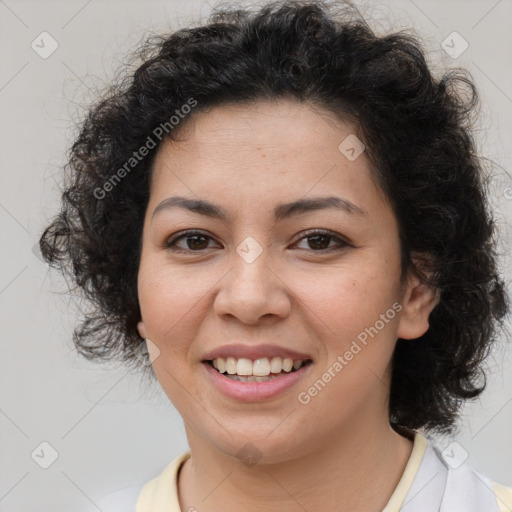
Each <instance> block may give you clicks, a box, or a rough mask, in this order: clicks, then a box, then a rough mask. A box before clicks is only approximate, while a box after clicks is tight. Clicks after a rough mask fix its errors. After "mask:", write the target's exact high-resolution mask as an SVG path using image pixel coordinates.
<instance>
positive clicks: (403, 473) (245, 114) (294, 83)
mask: <svg viewBox="0 0 512 512" xmlns="http://www.w3.org/2000/svg"><path fill="white" fill-rule="evenodd" d="M337 6H338V4H324V3H321V2H296V1H295V2H279V3H276V4H270V5H268V6H266V7H263V8H261V9H260V10H259V11H257V12H251V11H244V10H233V11H225V12H218V13H216V14H215V15H213V16H212V18H211V19H210V21H209V23H208V24H207V25H205V26H203V27H197V28H191V29H184V30H180V31H178V32H176V33H174V34H171V35H170V36H169V37H166V38H164V37H162V38H161V39H160V40H158V41H156V42H154V43H153V44H151V45H148V47H147V51H146V53H143V54H142V56H143V59H144V62H143V64H142V65H141V66H140V67H139V68H138V69H137V71H136V72H135V73H134V75H133V76H132V77H130V78H129V79H127V80H126V81H125V82H123V84H122V85H121V86H119V87H117V88H113V89H112V91H111V92H110V94H109V95H108V96H107V97H106V98H105V99H104V100H103V101H102V102H101V103H100V104H99V105H97V106H95V107H94V108H93V109H91V112H90V115H89V117H88V118H87V120H86V122H85V123H84V125H83V127H82V130H81V132H80V135H79V137H78V139H77V140H76V142H75V143H74V145H73V147H72V152H71V159H70V165H69V170H70V179H71V182H70V183H69V186H68V188H67V189H66V191H65V193H64V196H63V207H62V211H61V213H60V215H59V216H58V217H56V218H55V220H54V221H53V222H52V224H51V225H50V226H49V227H48V229H47V230H46V231H45V233H44V234H43V236H42V240H41V248H42V252H43V254H44V255H45V257H46V259H47V260H48V261H49V262H51V263H53V264H56V265H60V266H61V268H62V269H63V270H65V271H67V272H69V273H70V274H71V275H72V277H73V279H74V280H75V281H76V283H77V284H78V285H79V286H81V287H82V288H83V289H84V291H85V293H86V294H87V297H88V298H89V299H90V300H91V301H92V303H93V305H94V306H95V307H96V310H95V314H92V315H89V316H87V317H86V318H85V320H84V322H83V323H82V325H81V326H80V327H79V328H78V329H77V331H76V334H75V343H76V345H77V348H78V349H79V351H80V352H81V353H82V354H84V355H86V356H87V357H89V358H109V357H114V356H117V357H121V358H122V359H123V360H125V361H126V362H128V363H129V362H134V363H136V364H138V365H139V366H140V367H141V369H142V370H144V371H146V375H147V376H149V377H150V378H153V377H154V378H156V380H158V382H159V384H160V385H161V386H162V388H163V390H164V391H165V393H166V394H167V396H168V397H169V399H170V401H171V402H172V403H173V404H174V406H175V407H176V408H177V410H178V411H179V412H180V414H181V415H182V417H183V420H184V423H185V428H186V432H187V438H188V441H189V445H190V450H189V451H187V452H186V453H184V454H182V455H180V456H179V457H177V458H176V459H174V460H173V461H172V462H171V463H170V464H169V465H168V467H167V468H166V469H165V471H164V472H162V473H161V474H160V475H159V476H157V477H156V478H155V479H153V480H152V481H150V482H148V483H147V484H145V485H144V486H143V487H142V488H141V489H135V493H134V494H133V496H132V498H133V501H131V502H130V500H129V495H128V494H125V495H123V496H117V497H116V498H115V499H116V500H119V501H118V502H117V503H118V504H119V503H121V500H125V510H126V509H127V507H129V506H132V507H135V506H136V510H137V512H146V511H148V512H149V511H151V512H156V511H160V510H162V511H163V510H166V511H172V512H174V511H179V510H181V511H193V510H197V511H200V512H211V511H220V510H222V511H231V510H246V511H262V510H280V511H295V510H308V511H310V512H311V511H317V510H322V511H323V510H351V511H352V512H358V511H365V512H368V511H381V510H384V511H385V512H396V511H398V510H404V511H409V512H410V511H415V512H418V511H422V512H427V511H438V510H440V511H442V512H473V511H474V512H483V511H485V512H499V511H501V512H503V511H505V510H510V507H512V489H511V488H508V487H506V486H504V485H500V484H498V483H496V482H492V481H491V480H489V479H488V478H487V477H485V476H483V475H480V474H479V473H477V472H476V471H474V470H472V469H471V468H470V467H469V466H468V464H467V462H465V460H464V459H465V457H464V452H463V448H462V447H460V446H459V445H454V446H450V447H448V450H445V452H443V453H441V451H440V449H439V448H437V447H436V446H435V445H434V444H433V443H432V439H431V438H430V437H427V435H426V434H425V435H424V434H423V433H421V432H420V430H422V431H423V432H429V433H432V434H434V433H451V432H453V431H454V429H455V425H456V420H457V418H458V414H459V411H460V407H461V406H462V404H463V402H464V400H467V399H472V398H475V397H477V396H479V395H480V394H481V392H482V391H483V389H484V388H485V385H479V379H480V374H481V368H482V365H483V363H484V360H485V356H486V355H487V353H488V350H489V349H490V347H491V346H492V344H493V343H494V342H496V333H497V327H498V326H503V319H504V317H505V314H506V313H507V310H508V301H507V297H506V294H505V289H504V284H503V281H502V279H501V278H500V276H499V275H498V273H497V263H496V259H495V248H494V245H493V244H494V239H493V234H494V224H493V219H492V215H491V212H490V211H489V208H488V204H487V200H486V196H485V193H484V182H483V177H484V176H483V170H482V164H481V162H480V160H479V159H478V158H477V157H476V156H475V151H474V143H473V139H472V135H471V125H470V114H471V113H472V112H473V109H474V108H475V106H476V103H477V94H476V91H475V88H474V86H473V84H472V82H471V81H470V79H468V78H467V77H466V75H465V74H463V73H462V72H460V71H459V72H455V71H450V72H447V73H446V74H445V75H444V76H442V77H440V78H435V77H433V76H432V74H431V72H430V71H429V69H428V67H427V65H426V62H425V57H424V54H423V51H422V49H421V47H420V46H419V44H418V42H417V41H416V40H415V39H414V38H413V37H411V36H408V35H405V34H398V33H397V34H392V35H388V36H385V37H378V36H376V35H375V34H374V33H373V32H372V30H371V29H370V28H369V27H368V26H367V24H366V23H365V21H364V20H363V19H362V18H360V17H359V16H358V14H357V12H356V10H355V9H354V8H352V7H351V5H350V4H344V5H343V6H341V7H342V8H341V9H339V10H337V11H336V12H335V9H334V8H333V7H337ZM466 93H469V96H468V94H466ZM468 98H469V99H468ZM141 342H142V347H144V348H146V349H147V353H146V351H144V350H141Z"/></svg>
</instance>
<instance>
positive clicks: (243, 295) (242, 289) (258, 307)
mask: <svg viewBox="0 0 512 512" xmlns="http://www.w3.org/2000/svg"><path fill="white" fill-rule="evenodd" d="M269 263H270V262H269V258H268V257H267V255H266V254H265V251H264V252H263V254H261V255H260V256H259V257H258V258H257V259H256V260H255V261H252V262H248V261H245V260H244V259H243V258H242V257H240V256H239V255H238V254H234V256H233V263H232V266H231V270H230V271H229V272H228V273H227V274H226V275H225V276H224V278H223V279H222V281H221V283H220V289H219V291H218V293H217V295H216V297H215V301H214V305H213V309H214V312H215V313H216V314H217V315H221V316H231V317H236V318H237V319H238V320H240V321H241V322H243V323H245V324H257V323H258V322H260V321H261V319H262V318H263V317H276V318H277V317H279V318H285V317H287V316H288V315H289V314H290V309H291V303H292V302H291V298H290V294H289V290H288V287H287V286H286V284H285V283H284V282H283V280H282V279H281V278H280V277H279V274H278V272H276V270H274V269H272V268H271V266H272V265H269Z"/></svg>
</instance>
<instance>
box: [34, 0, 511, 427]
mask: <svg viewBox="0 0 512 512" xmlns="http://www.w3.org/2000/svg"><path fill="white" fill-rule="evenodd" d="M135 55H136V56H137V58H138V59H140V61H141V63H140V65H139V67H138V68H137V69H136V70H135V71H134V72H133V73H131V72H128V71H127V72H126V73H125V75H124V77H123V78H122V79H121V80H118V81H117V83H114V85H112V86H111V87H110V88H109V90H108V91H107V93H105V94H104V96H103V97H102V99H101V101H100V102H99V103H97V104H95V105H94V106H93V107H92V108H90V109H89V110H88V113H87V116H86V118H85V120H84V121H83V123H82V124H81V127H80V132H79V134H78V136H77V138H76V140H75V142H74V144H73V145H72V147H71V150H70V156H69V161H68V164H67V166H66V170H67V174H66V177H67V180H66V183H65V187H64V192H63V195H62V209H61V211H60V213H59V215H58V216H56V217H55V218H54V219H53V220H52V222H51V224H50V225H49V226H48V227H47V229H46V230H45V231H44V233H43V235H42V236H41V240H40V247H41V252H42V254H43V256H44V258H45V259H46V260H47V261H48V262H49V263H50V264H52V265H53V266H55V267H57V268H59V269H60V270H61V271H63V272H64V273H65V275H67V276H71V278H72V281H73V283H74V285H75V287H76V289H78V290H79V291H81V292H82V294H84V296H85V298H86V300H87V301H88V303H89V304H91V305H92V308H93V309H92V311H89V312H88V314H87V315H86V316H85V319H84V320H83V322H82V323H81V324H80V325H79V327H77V329H76V331H75V333H74V343H75V345H76V347H77V349H78V351H79V353H81V354H82V355H83V356H85V357H86V358H88V359H95V360H101V361H105V360H107V359H112V358H116V359H118V360H122V361H123V362H124V363H135V367H136V368H140V367H142V366H144V367H146V368H148V370H149V372H150V373H151V374H152V375H153V376H154V374H153V373H152V369H151V366H150V365H145V364H144V363H141V362H140V361H139V359H138V347H139V346H140V344H141V338H140V336H139V334H138V331H137V323H138V321H140V309H139V302H138V295H137V273H138V266H139V257H140V251H141V235H142V225H143V218H144V215H145V210H146V207H147V204H148V199H149V184H150V179H151V171H152V165H153V161H154V157H155V154H156V152H157V149H158V146H159V142H160V141H158V144H157V149H155V150H152V151H149V154H148V155H147V157H146V158H144V159H139V160H140V161H139V160H137V163H136V164H134V165H133V166H132V168H130V169H127V167H126V162H127V161H130V158H132V157H133V155H134V154H136V153H137V152H138V151H139V149H140V148H141V147H143V146H144V144H147V141H148V140H149V139H148V137H152V138H153V139H154V138H155V137H154V136H152V134H153V135H154V134H155V133H160V132H162V130H161V129H160V132H158V131H155V127H159V126H160V127H161V126H167V128H169V119H170V116H171V115H173V114H174V113H176V114H179V113H180V112H181V110H180V109H182V107H183V105H186V104H191V99H192V101H195V102H196V104H197V106H196V107H195V109H194V111H193V112H192V113H191V114H190V115H189V116H186V117H185V118H184V120H183V121H181V122H180V123H179V124H177V125H176V126H175V127H174V129H172V130H171V129H166V130H165V134H164V136H163V137H161V139H162V140H164V139H165V138H166V137H167V138H173V139H176V137H177V136H178V134H179V132H180V129H181V128H182V127H183V126H184V125H186V122H187V120H188V119H189V118H190V117H191V116H194V115H195V112H205V111H208V109H210V108H211V107H213V106H218V105H222V104H227V103H233V102H236V103H241V104H244V103H248V102H252V101H258V100H268V99H271V100H275V99H279V98H292V99H294V100H295V101H298V102H303V103H307V104H309V105H311V106H320V107H322V108H323V109H326V110H328V111H329V112H332V113H333V114H334V115H336V116H339V118H341V119H345V120H346V119H349V120H352V121H353V122H354V123H355V125H356V126H357V130H358V131H357V133H358V137H359V138H360V139H361V140H362V141H363V143H364V144H365V145H366V152H365V155H366V158H367V159H368V161H369V162H370V165H371V166H372V168H373V169H372V170H373V172H374V175H375V180H376V182H377V183H378V184H379V186H380V187H381V189H382V190H383V192H384V193H385V195H386V196H387V198H388V200H389V202H390V204H391V206H392V208H393V211H394V214H395V215H396V218H397V221H398V224H399V235H400V242H401V259H402V276H404V275H406V273H407V271H409V270H411V269H412V270H413V271H415V272H416V273H417V274H418V275H419V276H420V278H421V279H422V281H423V282H425V283H428V284H430V285H432V286H434V287H436V288H437V289H438V290H439V291H440V297H441V298H440V301H439V303H438V305H437V306H436V307H435V308H434V310H433V311H432V313H431V314H430V327H429V329H428V331H427V332H426V333H425V334H424V335H423V336H421V337H420V338H418V339H416V340H414V341H410V340H402V339H398V341H397V345H396V348H395V352H394V355H393V361H392V381H391V389H390V400H389V415H390V423H391V425H392V426H394V427H395V428H397V429H400V428H401V427H405V428H411V429H418V428H424V429H426V430H433V431H437V432H438V433H451V432H453V430H454V428H455V422H456V419H457V417H458V412H459V409H460V407H461V405H462V404H463V402H464V400H467V399H472V398H475V397H477V396H478V395H479V394H480V393H482V391H483V390H484V389H485V387H486V381H485V372H484V371H483V368H482V367H483V363H484V360H485V359H486V357H487V356H488V355H489V353H490V349H491V348H492V345H493V342H495V341H496V338H497V336H496V334H497V327H498V326H501V327H504V318H505V316H506V314H507V312H508V308H509V301H508V297H507V295H506V292H505V285H504V283H503V281H502V280H501V278H500V276H499V273H498V270H497V256H498V254H497V250H496V247H495V245H496V239H495V232H496V229H495V223H494V220H493V218H492V215H491V212H490V209H489V206H488V201H487V196H486V194H487V187H486V185H487V183H488V182H487V181H486V179H488V178H489V177H488V176H486V173H485V167H484V164H483V161H482V159H481V158H480V157H478V156H477V154H476V150H475V146H476V144H475V141H474V139H473V133H472V131H473V124H474V119H475V113H476V112H477V107H478V105H479V101H478V93H477V91H476V89H475V86H474V85H473V83H472V79H471V76H470V75H469V72H467V71H466V70H464V69H459V68H457V69H449V70H444V71H443V73H441V76H440V77H438V78H435V77H434V76H433V74H432V73H431V71H430V69H429V66H428V65H427V62H426V57H425V53H424V50H423V48H422V44H420V42H419V38H418V36H415V35H411V34H410V33H409V32H408V31H400V32H395V33H392V34H387V35H382V36H378V35H376V34H375V32H374V31H373V30H372V29H371V28H370V27H369V26H368V24H367V22H366V21H365V19H364V17H363V16H361V14H360V13H359V11H358V10H357V8H355V6H354V5H353V4H351V3H350V2H348V1H347V2H321V1H314V0H313V1H306V2H303V1H280V2H272V3H269V4H267V5H265V6H263V7H261V6H260V7H258V9H255V10H254V9H251V8H245V9H240V8H237V7H234V6H228V7H226V6H223V7H222V9H217V10H215V11H214V12H213V14H212V15H211V16H210V18H209V20H208V21H207V22H206V23H205V24H203V25H202V26H198V27H194V28H183V29H180V30H176V31H174V32H173V33H172V34H170V35H165V36H153V37H150V38H149V39H147V40H146V41H145V42H144V43H143V45H142V46H141V48H140V49H139V51H138V52H137V53H136V54H135ZM189 110H190V109H189ZM181 117H183V116H180V118H181ZM165 123H167V125H165ZM162 133H163V132H162ZM132 163H133V162H132ZM123 166H124V167H123ZM122 168H124V169H125V171H126V172H125V173H124V174H123V179H117V178H116V179H115V181H113V179H114V178H115V176H116V175H117V177H118V178H119V177H120V174H119V173H120V169H122ZM128 172H129V176H126V177H124V175H125V174H128ZM107 182H108V183H110V186H107V185H106V184H107ZM143 373H144V372H143ZM481 375H484V382H483V384H482V383H479V382H478V380H479V378H480V377H481Z"/></svg>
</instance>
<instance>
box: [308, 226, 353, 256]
mask: <svg viewBox="0 0 512 512" xmlns="http://www.w3.org/2000/svg"><path fill="white" fill-rule="evenodd" d="M301 240H306V241H307V242H306V243H307V244H308V246H309V249H311V250H313V251H314V252H322V251H331V250H336V249H342V248H344V247H348V246H349V245H350V244H349V243H348V242H346V241H345V240H342V239H341V238H340V237H338V236H336V235H335V234H334V233H333V232H332V231H328V230H326V229H316V230H312V231H309V232H308V233H307V234H306V236H303V237H302V238H300V239H299V242H300V241H301ZM332 241H335V242H336V243H335V245H334V246H330V243H331V242H332ZM306 249H308V248H306Z"/></svg>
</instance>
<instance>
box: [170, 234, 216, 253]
mask: <svg viewBox="0 0 512 512" xmlns="http://www.w3.org/2000/svg"><path fill="white" fill-rule="evenodd" d="M211 240H213V239H212V238H211V237H210V236H208V235H205V234H204V233H201V232H197V231H186V232H184V233H181V234H180V235H178V236H175V237H173V238H171V239H170V240H168V241H167V242H166V243H165V247H166V248H168V249H171V250H173V251H176V252H187V251H188V252H199V251H203V250H205V249H208V244H209V242H210V241H211ZM178 242H180V243H178Z"/></svg>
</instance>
